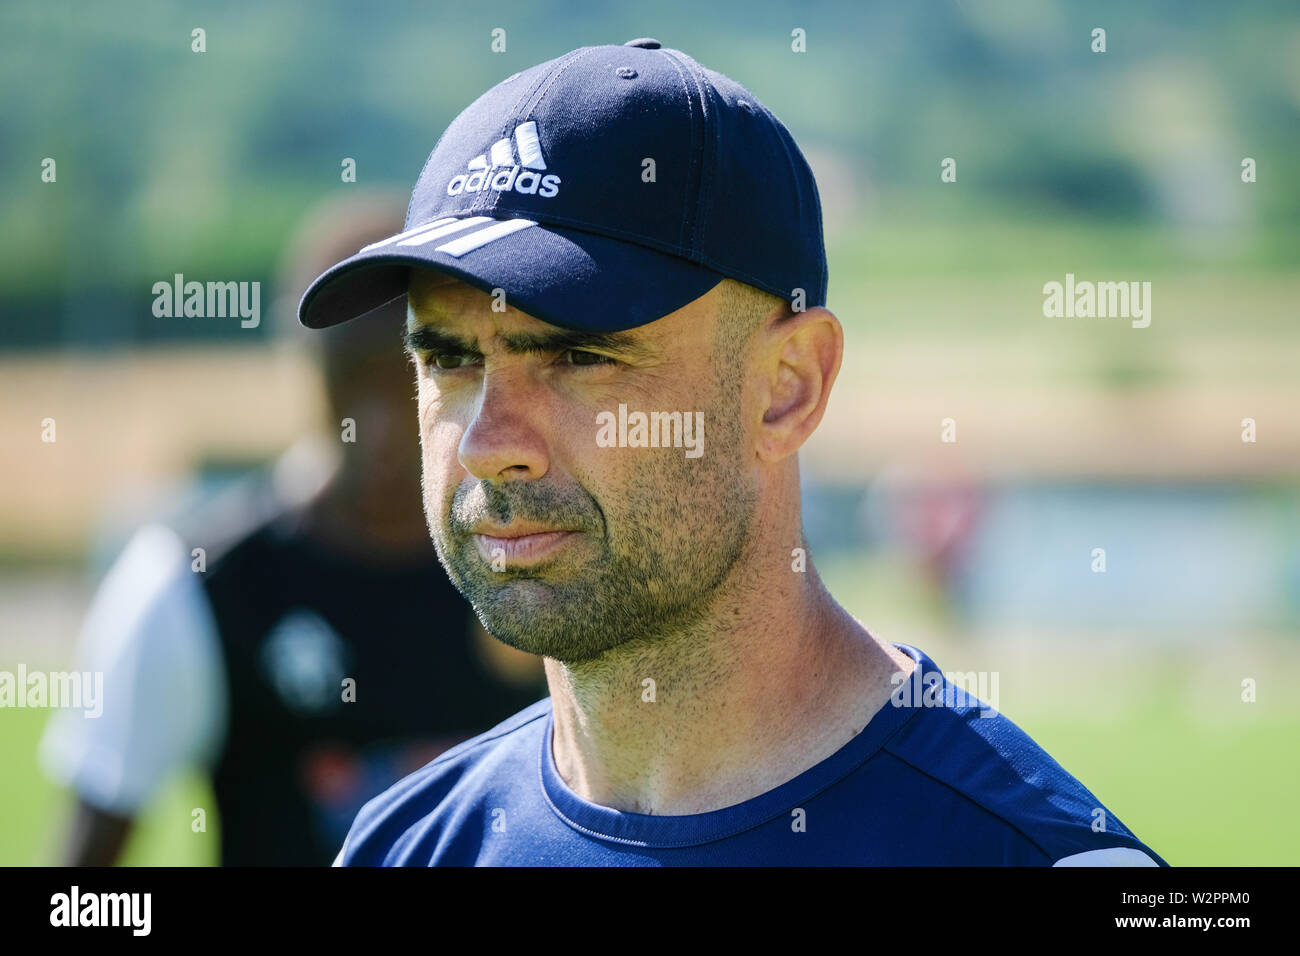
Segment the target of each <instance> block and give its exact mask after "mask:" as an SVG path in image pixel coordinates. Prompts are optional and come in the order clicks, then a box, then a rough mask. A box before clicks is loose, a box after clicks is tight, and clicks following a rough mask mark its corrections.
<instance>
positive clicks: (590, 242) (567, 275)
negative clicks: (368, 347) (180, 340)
mask: <svg viewBox="0 0 1300 956" xmlns="http://www.w3.org/2000/svg"><path fill="white" fill-rule="evenodd" d="M412 267H415V268H425V269H432V270H435V271H438V272H443V273H446V274H448V275H451V276H454V277H455V278H457V279H460V280H461V281H463V282H466V283H468V284H469V285H472V286H474V287H476V288H478V289H482V290H484V291H485V292H492V291H493V290H495V289H503V290H505V297H506V303H507V304H508V305H510V306H513V307H514V308H516V309H519V310H520V311H522V312H526V313H527V314H529V315H531V316H533V317H534V318H537V319H541V320H542V321H543V322H548V323H550V324H552V325H556V326H560V327H561V328H569V329H581V330H583V331H599V332H615V331H619V330H622V329H630V328H635V327H636V326H639V325H645V324H646V323H648V322H653V321H654V320H655V319H658V318H661V317H663V316H665V315H667V314H669V313H670V312H675V311H676V310H678V309H680V308H681V307H682V306H684V305H686V304H687V303H688V302H691V301H693V300H695V299H698V298H699V297H700V296H702V295H704V293H706V292H708V291H709V290H710V289H712V288H713V287H714V286H715V285H717V284H718V283H719V282H720V281H721V280H722V278H723V276H722V274H721V273H718V272H714V271H713V270H711V269H708V268H706V267H704V266H701V265H698V264H696V263H694V262H690V261H688V260H686V259H682V258H679V257H677V256H673V255H669V254H668V253H664V252H656V251H655V250H653V249H647V248H646V247H644V246H639V245H635V244H633V243H630V242H624V241H622V240H620V239H611V238H609V237H607V236H600V235H596V234H595V233H590V232H583V231H581V230H578V229H567V228H562V227H558V226H552V225H542V224H541V223H537V222H534V221H533V220H531V219H521V218H517V219H494V218H490V217H487V216H460V217H451V218H445V219H439V220H436V221H435V222H432V223H428V224H425V225H423V226H417V227H414V228H412V229H408V230H406V231H405V232H402V233H399V234H398V235H396V236H392V237H391V238H389V239H385V240H383V241H381V242H377V243H374V244H372V245H369V246H366V247H365V248H364V249H362V250H361V251H360V252H358V253H357V254H356V255H354V256H352V257H351V258H348V259H345V260H343V261H342V262H340V263H338V264H337V265H335V266H333V267H332V268H330V269H329V270H328V271H326V272H324V273H323V274H322V275H320V276H319V277H318V278H317V279H316V281H315V282H313V283H312V284H311V286H309V287H308V289H307V291H306V292H305V293H303V297H302V301H301V302H299V303H298V321H299V322H301V323H302V324H303V325H305V326H307V327H308V328H311V329H323V328H327V327H328V326H331V325H337V324H338V323H340V322H346V321H347V320H348V319H352V318H356V317H357V316H359V315H364V314H365V313H367V312H370V311H371V310H373V309H377V308H379V307H380V306H381V305H384V304H386V303H388V302H391V301H392V300H393V299H395V298H397V297H398V296H401V295H404V294H405V293H406V287H407V283H408V281H409V278H410V270H411V268H412Z"/></svg>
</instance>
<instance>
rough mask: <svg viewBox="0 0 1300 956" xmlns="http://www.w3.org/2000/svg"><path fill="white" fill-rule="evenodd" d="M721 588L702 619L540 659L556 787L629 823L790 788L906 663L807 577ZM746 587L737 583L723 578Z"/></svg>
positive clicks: (862, 716)
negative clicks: (567, 660) (588, 656)
mask: <svg viewBox="0 0 1300 956" xmlns="http://www.w3.org/2000/svg"><path fill="white" fill-rule="evenodd" d="M769 577H772V578H774V580H772V582H771V585H772V586H770V587H759V586H755V585H754V584H753V583H752V582H753V581H754V580H756V579H755V578H754V577H752V576H751V577H750V578H748V580H749V581H750V582H751V583H750V584H749V585H748V586H741V587H738V588H737V587H733V588H731V589H730V591H731V593H728V594H725V595H724V596H722V597H720V598H719V600H718V601H716V602H715V604H714V607H713V609H712V611H711V613H710V614H709V616H708V619H707V620H705V621H703V622H701V623H700V624H698V625H696V626H693V627H690V628H687V629H684V630H682V631H681V632H679V633H675V634H672V635H670V636H667V637H661V638H659V639H657V640H655V641H654V642H652V643H651V642H630V643H629V644H625V645H622V646H620V647H618V648H615V649H614V650H612V651H610V652H609V653H607V654H605V655H603V656H602V657H601V658H599V659H598V660H595V661H590V662H583V663H581V664H577V665H572V666H567V665H564V664H562V663H560V662H558V661H555V660H551V659H549V658H548V659H547V660H546V675H547V682H548V683H549V685H550V690H551V698H552V702H553V706H554V715H555V716H554V720H555V733H554V738H553V742H552V746H553V750H554V755H555V763H556V768H557V769H558V770H559V772H560V776H561V777H563V778H564V780H565V781H566V782H567V783H568V784H569V786H570V787H572V788H573V790H574V791H575V792H576V793H577V794H578V795H579V796H581V797H582V798H583V799H586V800H589V801H590V802H592V803H596V804H600V805H601V806H607V807H612V808H614V809H618V810H624V811H629V812H634V813H647V814H656V815H679V814H692V813H706V812H709V811H711V810H718V809H721V808H723V807H728V806H733V805H735V804H737V803H742V802H744V801H745V800H748V799H751V798H753V797H756V796H759V795H760V794H762V793H765V792H767V791H769V790H771V789H773V788H774V787H777V786H780V785H781V784H782V783H785V782H786V781H788V780H791V779H793V778H794V777H796V776H798V775H799V774H800V773H802V772H803V771H805V770H808V769H810V768H811V767H813V766H814V765H816V764H817V763H820V762H821V761H822V760H824V759H826V758H827V757H829V756H830V755H831V754H833V753H835V752H836V751H837V750H839V749H840V748H841V747H843V746H844V745H845V744H846V743H848V742H849V741H850V740H851V739H852V738H853V737H854V736H856V735H857V734H858V733H859V732H860V731H861V730H862V729H863V728H864V727H865V726H866V724H867V722H868V721H869V720H870V719H871V717H872V716H873V715H874V714H875V712H876V711H877V710H879V709H880V708H881V707H882V706H883V705H884V704H885V703H886V702H887V701H888V699H889V695H890V693H891V691H892V690H893V687H894V685H893V684H891V682H890V677H891V675H892V674H894V673H896V672H902V673H905V674H906V673H910V670H911V667H912V666H913V665H914V662H913V661H912V660H911V659H910V658H908V657H907V656H906V655H905V654H903V653H902V652H900V651H898V650H897V648H894V647H892V646H891V645H888V644H885V643H883V642H881V641H879V640H877V639H876V638H875V637H873V636H872V635H871V634H869V633H868V632H867V630H866V629H865V628H864V627H862V625H860V624H859V623H858V622H857V621H856V620H854V619H853V617H852V616H851V615H850V614H849V613H848V612H847V611H845V610H844V609H843V608H842V607H840V606H839V604H837V603H836V602H835V600H834V599H833V598H832V597H831V596H830V594H829V593H827V591H826V589H825V588H824V587H823V586H822V583H821V580H820V578H818V577H817V574H816V571H815V570H814V569H813V568H812V567H811V566H810V567H809V568H808V571H807V572H806V573H802V574H796V573H791V572H789V571H788V569H787V570H785V571H784V573H781V572H777V574H775V575H770V576H769ZM730 580H733V581H737V580H738V581H744V580H746V577H745V576H744V574H743V573H742V574H733V575H732V576H731V578H730Z"/></svg>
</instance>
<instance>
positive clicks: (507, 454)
mask: <svg viewBox="0 0 1300 956" xmlns="http://www.w3.org/2000/svg"><path fill="white" fill-rule="evenodd" d="M536 387H537V386H536V384H535V383H532V382H530V380H529V376H528V375H527V373H526V372H525V371H524V370H523V369H518V368H516V369H509V368H497V369H493V370H491V371H487V372H484V374H483V386H482V390H481V392H480V393H479V403H478V407H477V409H476V410H475V413H474V417H473V419H471V421H470V423H469V427H468V428H466V429H465V433H464V434H463V435H462V436H461V439H460V449H459V454H458V457H459V458H460V463H461V465H462V466H464V468H465V470H466V471H468V472H469V473H470V474H471V475H473V476H474V477H475V478H478V479H480V480H482V481H496V482H505V481H527V480H532V479H535V478H541V477H542V476H543V475H544V474H546V470H547V467H548V464H549V462H548V458H547V449H546V441H545V438H544V435H543V434H542V432H541V430H540V428H539V424H540V422H539V420H538V416H539V412H540V410H541V409H542V408H543V402H542V401H541V397H540V396H539V395H536V394H534V392H535V389H536Z"/></svg>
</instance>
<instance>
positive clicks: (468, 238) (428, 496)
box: [299, 39, 1163, 865]
mask: <svg viewBox="0 0 1300 956" xmlns="http://www.w3.org/2000/svg"><path fill="white" fill-rule="evenodd" d="M406 227H407V228H406V229H405V230H404V231H403V232H401V233H399V234H398V235H396V236H394V237H392V238H391V239H389V240H388V241H386V242H381V243H376V244H374V245H372V246H369V247H367V248H365V249H363V250H362V251H361V252H359V253H358V254H356V255H354V256H352V257H351V258H349V259H347V260H345V261H343V262H341V263H339V264H338V265H336V266H335V267H334V268H332V269H330V270H329V271H327V272H326V273H325V274H324V275H322V276H321V277H320V278H319V279H318V280H317V281H316V283H314V284H313V285H312V287H311V288H310V289H309V290H308V291H307V293H306V295H305V296H304V297H303V300H302V302H301V303H300V307H299V315H300V319H301V320H302V322H303V324H304V325H307V326H309V327H317V328H319V327H324V326H328V325H331V324H334V323H336V322H340V321H344V320H346V319H349V318H351V317H353V316H355V315H356V314H358V313H360V312H363V311H365V310H367V309H370V308H373V307H374V306H376V305H378V304H380V303H382V302H386V301H388V300H391V299H393V298H394V297H397V296H400V295H401V294H402V293H404V292H408V290H409V307H408V319H407V340H408V346H409V350H410V352H411V353H412V355H413V356H414V357H415V359H416V361H417V364H418V384H419V421H420V434H421V439H422V446H423V457H424V502H425V512H426V517H427V519H428V522H429V526H430V528H431V530H432V534H433V540H434V543H435V545H436V547H437V551H438V556H439V558H440V559H441V561H442V563H443V565H444V566H445V567H446V569H447V571H448V572H449V574H450V575H451V578H452V580H453V581H454V582H455V584H456V586H457V587H458V588H459V589H460V590H461V592H462V593H463V594H465V595H466V597H468V598H469V599H470V601H471V602H472V603H473V605H474V608H475V610H476V611H477V613H478V614H479V617H480V619H481V620H482V621H483V624H484V626H485V627H486V628H487V630H488V631H489V632H490V633H491V634H492V635H494V636H495V637H497V638H498V639H500V640H501V641H503V642H505V643H506V644H509V645H511V646H512V647H516V648H519V649H522V650H525V651H528V652H529V653H532V654H537V655H541V656H542V657H543V658H544V660H545V667H546V676H547V681H548V685H549V688H550V692H551V696H550V698H549V699H546V700H543V701H540V702H539V703H537V704H535V705H533V706H531V707H529V708H527V709H525V710H523V711H522V712H520V713H519V714H517V715H516V716H514V717H512V718H511V719H509V720H507V721H505V722H503V723H501V724H500V725H498V726H497V727H496V728H495V729H493V730H492V731H490V732H488V733H486V734H483V735H481V736H479V737H477V738H475V739H474V740H472V741H469V742H467V743H465V744H462V745H460V746H458V747H456V748H454V749H453V750H452V751H450V752H448V753H446V754H444V755H442V756H441V757H439V758H438V759H436V760H434V761H433V762H432V763H430V764H429V765H428V766H426V767H424V768H423V769H421V770H420V771H418V772H417V773H414V774H412V775H410V776H409V777H407V778H406V779H405V780H403V781H401V782H400V783H398V784H396V785H395V786H393V787H391V788H390V789H389V790H388V791H387V792H385V793H384V794H382V795H381V796H379V797H377V798H375V799H374V800H372V801H370V802H369V803H368V804H367V805H366V806H365V807H364V808H363V809H362V811H361V813H360V814H359V815H358V816H357V819H356V821H355V822H354V824H353V826H352V829H351V832H350V833H349V835H348V838H347V840H346V842H345V843H344V845H343V847H342V848H341V850H340V852H339V856H338V859H337V860H336V862H337V863H339V864H342V865H428V864H584V865H586V864H629V865H663V864H713V865H718V864H1033V865H1050V864H1058V865H1059V864H1067V863H1072V864H1079V863H1083V864H1089V863H1091V864H1124V865H1156V864H1157V863H1163V861H1162V860H1160V859H1159V858H1158V857H1157V856H1156V855H1155V854H1154V853H1153V852H1151V851H1150V850H1149V849H1148V848H1147V847H1146V846H1145V845H1144V844H1142V843H1141V842H1140V841H1139V840H1138V839H1137V838H1136V837H1135V836H1134V835H1133V834H1132V833H1131V832H1129V830H1128V829H1126V828H1125V827H1124V826H1123V824H1121V823H1120V822H1119V820H1117V819H1116V818H1115V817H1114V816H1112V815H1111V814H1110V813H1109V812H1108V811H1107V810H1106V809H1105V808H1104V807H1102V806H1101V804H1100V802H1099V801H1098V800H1097V799H1096V798H1095V797H1094V796H1092V794H1090V793H1089V792H1088V791H1087V790H1086V789H1085V788H1084V787H1083V786H1082V785H1081V784H1080V783H1079V782H1078V781H1077V780H1075V779H1074V778H1073V777H1071V776H1070V775H1069V774H1067V773H1066V772H1065V771H1064V770H1063V769H1062V768H1061V767H1060V766H1059V765H1058V764H1057V763H1056V762H1055V761H1053V760H1052V759H1051V758H1050V757H1049V756H1048V755H1047V754H1046V753H1044V752H1043V751H1042V750H1041V749H1039V748H1038V746H1037V745H1036V744H1035V743H1034V742H1033V741H1032V740H1031V739H1029V737H1028V736H1026V735H1025V734H1024V733H1023V732H1022V731H1021V730H1019V729H1018V728H1017V727H1015V726H1014V725H1013V724H1012V723H1011V722H1010V721H1008V720H1007V719H1006V718H1005V717H1002V716H1001V715H998V714H996V713H995V712H993V711H992V710H990V709H988V708H986V707H985V706H984V705H983V703H982V702H980V701H976V700H965V699H964V698H962V697H960V696H957V695H955V694H954V693H953V688H952V687H951V685H948V684H947V683H946V682H945V681H944V680H943V678H942V674H941V673H940V672H939V671H938V669H937V667H936V665H935V664H934V663H933V662H932V661H931V660H930V659H929V658H928V657H926V656H925V655H924V654H923V653H921V652H920V651H919V650H917V649H916V648H913V647H910V646H907V645H901V644H899V645H894V644H890V643H888V642H885V641H882V640H880V639H878V638H876V637H874V636H873V635H872V634H870V633H869V632H868V631H867V629H866V628H865V627H863V626H862V625H861V624H859V623H858V622H857V621H856V620H854V619H853V617H851V616H850V615H849V614H848V613H847V612H846V611H845V610H844V609H843V608H841V607H840V606H839V605H838V604H837V603H836V602H835V601H834V600H833V599H832V597H831V596H830V594H828V593H827V591H826V589H825V588H824V587H823V585H822V583H821V581H820V579H819V577H818V575H817V573H816V570H815V569H814V567H813V566H812V564H811V563H808V562H807V560H806V550H807V544H806V542H805V540H804V537H803V533H802V528H801V522H800V514H799V501H800V496H799V471H798V463H797V453H798V450H799V448H800V446H801V445H802V444H803V442H804V441H805V440H806V439H807V438H808V436H809V435H810V434H811V433H812V431H813V429H814V428H816V427H817V424H818V423H819V421H820V420H821V417H822V414H823V412H824V410H825V408H826V403H827V400H828V398H829V395H830V390H831V386H832V384H833V383H834V381H835V377H836V374H837V373H838V371H839V367H840V359H841V354H842V351H843V336H842V332H841V328H840V325H839V322H838V321H837V320H836V318H835V316H834V315H833V314H832V313H831V312H829V311H828V310H827V309H826V308H825V307H824V304H825V299H826V284H827V276H826V260H825V252H824V248H823V242H822V231H821V213H820V205H819V199H818V195H817V190H816V186H815V184H814V181H813V177H812V174H811V172H810V170H809V168H808V166H807V163H806V162H805V160H804V158H803V156H802V154H801V153H800V151H799V149H798V147H797V146H796V145H795V143H794V141H793V139H792V138H791V137H790V134H789V133H788V132H787V131H786V129H785V127H784V126H782V125H781V124H780V123H779V122H778V121H777V120H776V119H775V117H773V116H772V114H771V113H770V112H769V111H768V110H767V109H766V108H764V107H763V106H762V105H761V104H760V103H759V101H758V100H757V98H755V97H754V96H753V94H751V93H750V92H748V91H747V90H746V89H744V88H743V87H741V86H740V85H739V84H737V83H735V82H734V81H733V80H730V79H728V78H727V77H725V76H722V75H720V74H718V73H715V72H713V71H710V70H707V69H705V68H703V67H702V66H700V65H699V64H698V63H696V62H695V61H694V60H692V59H690V58H689V57H687V56H686V55H685V54H683V53H681V52H679V51H676V50H670V49H663V48H661V47H660V44H659V43H658V42H657V41H654V40H649V39H641V40H634V41H630V42H629V43H628V44H625V45H623V46H621V47H620V46H597V47H585V48H582V49H579V50H575V51H573V52H571V53H568V54H566V55H565V56H562V57H560V58H558V59H556V60H552V61H549V62H547V63H543V64H541V65H539V66H536V67H534V68H532V69H529V70H525V71H523V72H522V73H519V74H516V75H515V76H512V77H510V78H508V79H506V80H505V81H503V82H502V83H501V84H499V85H498V86H496V87H494V88H493V89H491V90H489V91H488V92H487V93H486V94H484V95H483V96H482V97H480V98H479V99H478V100H476V101H475V102H474V103H473V104H472V105H471V106H470V107H469V108H468V109H466V110H465V111H464V112H463V113H462V114H461V115H460V116H459V117H457V118H456V120H454V121H453V122H452V124H451V126H450V127H449V128H448V129H447V131H446V132H445V133H444V134H443V136H442V138H441V139H440V140H439V142H438V144H437V146H435V148H434V151H433V153H432V154H431V156H430V157H429V160H428V162H427V164H426V165H425V167H424V170H423V172H422V173H421V175H420V178H419V181H418V182H417V184H416V187H415V191H414V194H413V196H412V199H411V205H410V209H409V211H408V214H407V219H406Z"/></svg>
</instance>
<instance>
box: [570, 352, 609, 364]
mask: <svg viewBox="0 0 1300 956" xmlns="http://www.w3.org/2000/svg"><path fill="white" fill-rule="evenodd" d="M564 354H565V357H566V358H567V359H568V363H569V364H570V365H580V366H584V367H585V366H590V365H613V364H614V359H612V358H610V357H609V356H608V355H601V354H600V353H599V352H585V351H583V350H582V349H569V350H568V351H567V352H565V353H564Z"/></svg>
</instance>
